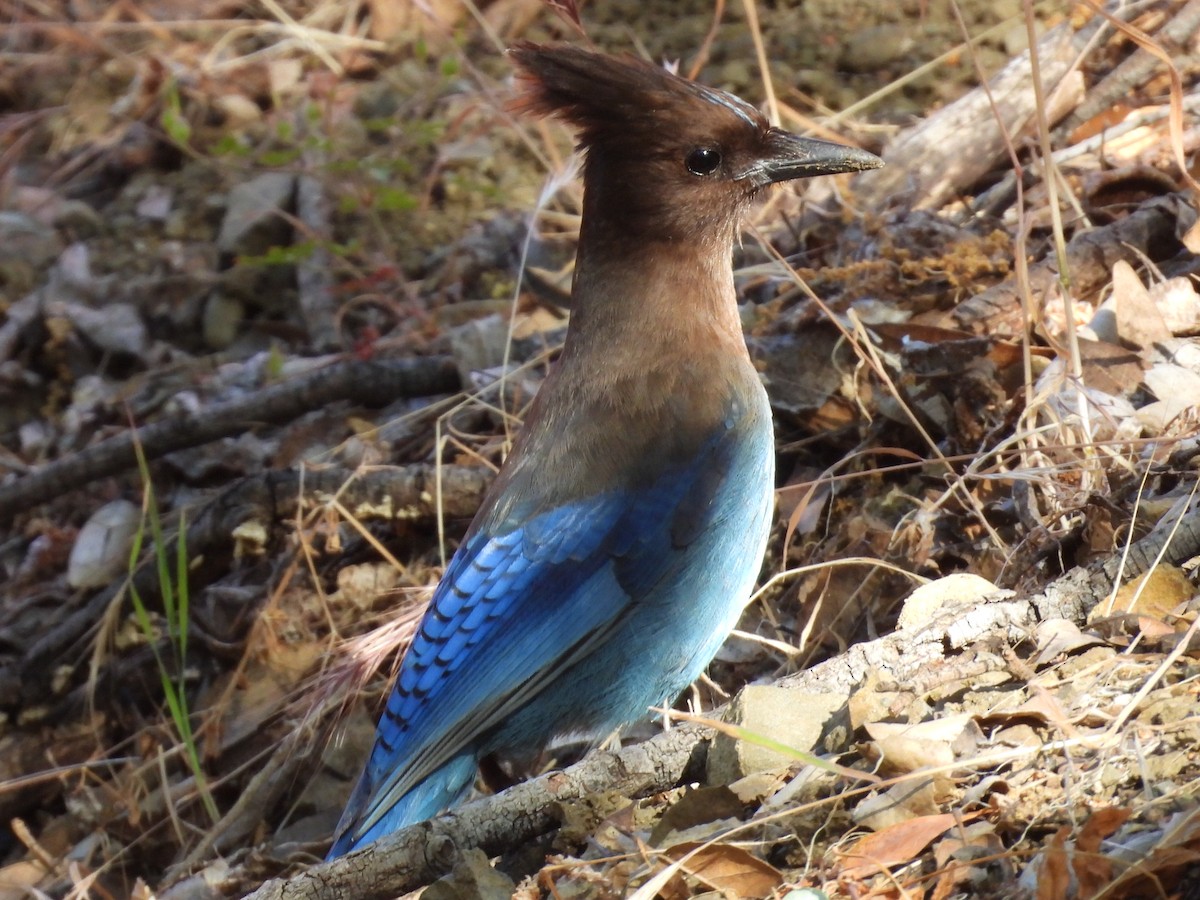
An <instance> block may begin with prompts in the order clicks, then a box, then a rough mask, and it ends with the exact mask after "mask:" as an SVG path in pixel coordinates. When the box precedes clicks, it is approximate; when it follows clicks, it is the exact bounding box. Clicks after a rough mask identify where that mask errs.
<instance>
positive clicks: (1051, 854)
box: [1037, 825, 1071, 900]
mask: <svg viewBox="0 0 1200 900" xmlns="http://www.w3.org/2000/svg"><path fill="white" fill-rule="evenodd" d="M1070 830H1071V829H1070V828H1068V827H1067V826H1065V825H1064V826H1063V827H1062V828H1060V829H1058V833H1057V834H1055V835H1054V837H1052V838H1051V839H1050V842H1049V845H1048V846H1047V847H1046V851H1045V853H1043V855H1042V860H1041V862H1042V864H1041V866H1040V867H1039V869H1038V882H1037V900H1067V897H1068V896H1069V891H1070V888H1071V873H1070V871H1069V870H1068V866H1067V834H1068V833H1069V832H1070Z"/></svg>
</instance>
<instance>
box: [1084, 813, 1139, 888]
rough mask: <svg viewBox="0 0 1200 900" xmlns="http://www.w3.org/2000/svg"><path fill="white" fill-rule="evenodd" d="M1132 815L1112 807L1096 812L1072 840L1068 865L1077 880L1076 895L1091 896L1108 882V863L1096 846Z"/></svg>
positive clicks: (1110, 873) (1110, 863) (1110, 877)
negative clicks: (1077, 889) (1071, 852)
mask: <svg viewBox="0 0 1200 900" xmlns="http://www.w3.org/2000/svg"><path fill="white" fill-rule="evenodd" d="M1132 814H1133V811H1132V810H1129V809H1122V808H1120V807H1116V806H1109V807H1105V808H1104V809H1098V810H1096V812H1095V813H1093V814H1092V815H1091V816H1090V817H1089V818H1088V820H1087V822H1086V823H1085V824H1084V826H1083V829H1082V830H1081V831H1080V832H1079V837H1078V838H1076V839H1075V851H1076V852H1075V854H1074V857H1073V859H1072V860H1071V866H1072V868H1073V869H1074V870H1075V877H1076V879H1078V881H1079V896H1080V897H1082V898H1084V900H1086V898H1088V897H1095V896H1096V895H1097V894H1099V893H1100V891H1101V890H1102V889H1103V888H1104V887H1105V886H1106V885H1107V884H1108V883H1109V882H1110V881H1112V874H1113V873H1112V869H1113V867H1112V861H1111V860H1110V859H1109V858H1108V857H1106V856H1103V855H1101V853H1100V843H1101V842H1102V841H1103V840H1104V839H1105V838H1107V837H1110V836H1111V835H1113V834H1114V833H1115V832H1116V830H1117V829H1118V828H1120V827H1121V826H1122V825H1124V824H1125V821H1126V820H1127V819H1128V818H1129V817H1130V816H1131V815H1132Z"/></svg>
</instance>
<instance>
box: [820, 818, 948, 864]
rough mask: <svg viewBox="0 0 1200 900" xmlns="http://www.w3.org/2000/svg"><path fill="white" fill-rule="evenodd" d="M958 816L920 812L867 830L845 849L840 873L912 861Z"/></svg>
mask: <svg viewBox="0 0 1200 900" xmlns="http://www.w3.org/2000/svg"><path fill="white" fill-rule="evenodd" d="M959 821H960V817H958V816H955V815H952V814H950V813H940V814H938V815H935V816H920V817H918V818H915V819H909V820H907V821H905V822H898V823H896V824H895V825H891V826H889V827H887V828H885V829H883V830H882V831H877V832H875V833H874V834H868V835H866V836H865V837H864V838H862V839H861V840H860V841H858V842H857V843H856V844H855V845H854V846H853V847H852V848H850V850H848V851H847V852H846V853H845V854H844V855H843V856H842V860H841V863H842V864H841V874H842V875H844V876H846V877H849V878H866V877H867V876H870V875H875V874H876V873H878V872H882V871H884V870H886V869H888V868H891V867H892V866H898V865H903V864H905V863H908V862H911V861H912V860H913V858H914V857H916V855H917V854H918V853H920V852H921V851H923V850H924V849H925V848H926V847H927V846H929V844H930V843H931V842H932V841H933V840H935V839H936V838H937V837H938V836H939V835H941V834H944V833H945V832H946V831H947V830H949V829H950V828H953V827H954V826H955V825H956V824H958V822H959Z"/></svg>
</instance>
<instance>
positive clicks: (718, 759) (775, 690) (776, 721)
mask: <svg viewBox="0 0 1200 900" xmlns="http://www.w3.org/2000/svg"><path fill="white" fill-rule="evenodd" d="M845 705H846V696H845V695H844V694H810V693H804V692H802V691H792V690H788V689H787V688H781V687H774V686H771V685H757V684H752V685H747V686H746V687H744V688H743V689H742V690H741V692H740V693H739V694H738V695H737V697H735V698H734V701H733V703H732V704H730V707H729V711H728V712H727V713H726V714H725V721H726V722H728V723H730V724H731V725H736V726H737V727H739V728H742V729H744V730H745V731H747V732H750V733H751V734H754V735H758V736H760V737H763V738H767V739H768V740H770V741H773V742H775V743H778V744H783V745H784V746H786V747H789V748H791V749H793V750H799V751H801V752H804V753H807V752H810V751H811V750H812V748H813V747H814V746H816V744H817V742H818V741H819V740H820V739H821V734H822V732H823V731H824V729H825V726H826V724H827V723H828V722H829V720H830V719H832V718H833V716H834V715H835V714H836V713H837V712H838V711H839V710H841V709H842V707H844V706H845ZM795 762H797V759H796V757H795V756H793V755H792V754H789V753H786V752H781V751H779V750H775V749H772V748H769V747H763V746H760V745H759V744H756V743H751V742H750V741H743V740H738V739H737V738H735V737H732V736H730V735H727V734H723V733H718V734H717V736H716V737H715V738H714V739H713V743H712V748H711V749H710V750H709V751H708V770H707V776H708V783H709V784H732V783H733V782H735V781H737V780H738V779H739V778H745V777H746V776H747V775H751V774H753V773H755V772H767V771H771V770H773V769H783V768H786V767H787V766H790V765H792V764H793V763H795Z"/></svg>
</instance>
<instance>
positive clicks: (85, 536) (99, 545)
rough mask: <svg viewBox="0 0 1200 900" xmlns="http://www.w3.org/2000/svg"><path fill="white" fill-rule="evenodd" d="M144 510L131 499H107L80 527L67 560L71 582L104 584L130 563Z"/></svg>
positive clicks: (75, 584)
mask: <svg viewBox="0 0 1200 900" xmlns="http://www.w3.org/2000/svg"><path fill="white" fill-rule="evenodd" d="M140 521H141V510H140V509H139V508H138V507H137V506H136V505H135V504H133V503H130V502H129V501H128V500H114V501H112V502H111V503H106V504H105V505H104V506H102V507H100V508H99V509H98V510H96V511H95V512H94V513H92V516H91V518H90V519H88V520H87V522H85V523H84V526H83V527H82V528H81V529H79V535H78V537H76V538H75V546H73V547H72V548H71V555H70V557H69V559H68V560H67V583H68V584H70V585H71V587H75V588H97V587H104V586H105V585H107V584H109V583H111V582H112V580H113V579H114V578H116V577H117V576H118V575H119V574H121V572H123V571H125V569H127V568H128V567H129V549H130V547H132V546H133V536H134V534H135V533H136V532H137V528H138V523H139V522H140Z"/></svg>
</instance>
